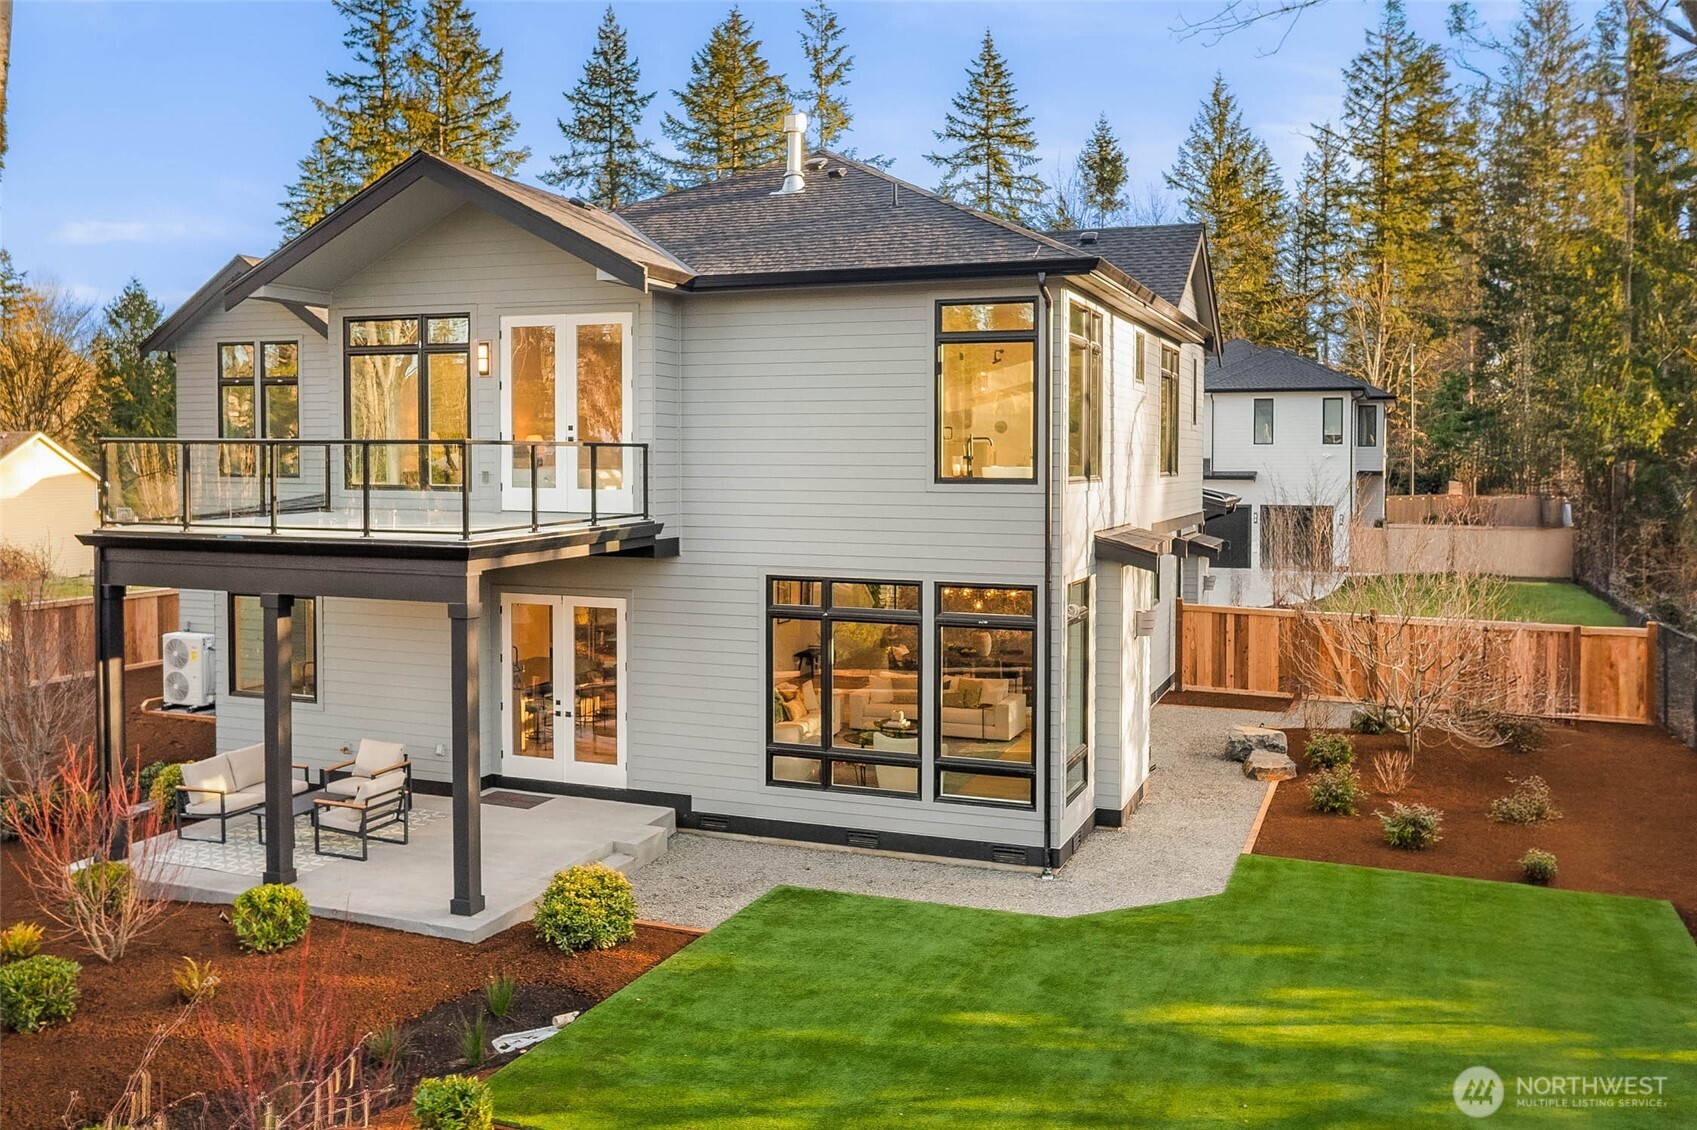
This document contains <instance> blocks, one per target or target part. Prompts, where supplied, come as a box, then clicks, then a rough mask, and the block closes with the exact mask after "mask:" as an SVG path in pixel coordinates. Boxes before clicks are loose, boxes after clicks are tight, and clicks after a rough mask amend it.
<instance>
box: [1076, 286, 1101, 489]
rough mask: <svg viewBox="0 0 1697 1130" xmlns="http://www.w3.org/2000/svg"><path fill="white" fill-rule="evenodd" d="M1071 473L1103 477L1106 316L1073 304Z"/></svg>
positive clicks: (1083, 476)
mask: <svg viewBox="0 0 1697 1130" xmlns="http://www.w3.org/2000/svg"><path fill="white" fill-rule="evenodd" d="M1067 397H1068V404H1069V406H1070V409H1069V412H1068V415H1067V474H1068V475H1069V476H1071V477H1072V478H1075V479H1079V478H1084V479H1094V478H1097V477H1099V476H1100V475H1101V474H1102V315H1101V314H1099V313H1098V312H1096V311H1095V310H1092V309H1090V308H1089V307H1088V306H1083V305H1080V304H1079V303H1077V302H1070V303H1069V304H1068V311H1067Z"/></svg>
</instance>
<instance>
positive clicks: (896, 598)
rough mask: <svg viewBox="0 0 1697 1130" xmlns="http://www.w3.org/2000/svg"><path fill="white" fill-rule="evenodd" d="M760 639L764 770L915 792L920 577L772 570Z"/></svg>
mask: <svg viewBox="0 0 1697 1130" xmlns="http://www.w3.org/2000/svg"><path fill="white" fill-rule="evenodd" d="M767 641H768V643H767V654H768V666H767V676H768V682H769V685H770V687H771V702H770V709H771V721H770V723H769V728H768V730H767V780H768V781H769V782H770V783H772V784H775V785H792V786H798V787H802V788H817V789H856V790H865V791H869V792H881V793H894V794H899V795H902V796H910V797H917V796H918V795H919V769H920V747H919V741H920V732H921V728H922V725H921V719H922V717H923V715H922V713H921V709H922V705H921V704H922V686H923V683H922V673H921V670H920V608H919V586H918V585H916V584H904V583H901V582H893V581H846V580H807V579H792V578H776V579H773V580H771V581H769V582H768V588H767Z"/></svg>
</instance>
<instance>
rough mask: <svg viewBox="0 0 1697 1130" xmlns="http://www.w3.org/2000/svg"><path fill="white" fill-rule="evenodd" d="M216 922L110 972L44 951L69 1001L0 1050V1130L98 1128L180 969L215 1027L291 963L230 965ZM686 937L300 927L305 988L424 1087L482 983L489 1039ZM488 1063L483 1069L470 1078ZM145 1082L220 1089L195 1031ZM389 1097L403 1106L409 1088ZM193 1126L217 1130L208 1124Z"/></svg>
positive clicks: (201, 917) (568, 1007)
mask: <svg viewBox="0 0 1697 1130" xmlns="http://www.w3.org/2000/svg"><path fill="white" fill-rule="evenodd" d="M22 857H23V851H22V848H21V845H19V844H17V843H6V844H4V845H0V919H3V920H4V921H5V922H8V923H9V922H15V921H18V920H19V919H32V920H38V921H41V919H39V917H38V915H36V914H35V906H34V904H33V901H32V899H31V895H30V892H29V890H28V887H27V886H26V885H25V884H24V882H23V881H22V879H21V877H20V876H19V874H18V870H17V869H18V866H19V865H20V863H21V862H22ZM227 911H228V908H226V907H219V906H212V905H204V904H180V905H179V907H178V908H177V910H176V912H175V913H174V914H173V915H172V916H171V918H170V919H169V920H168V921H167V922H166V923H165V924H164V925H163V926H161V927H160V928H159V929H158V930H157V931H155V932H154V933H152V934H150V935H148V936H147V937H146V938H144V939H142V940H140V941H138V942H135V943H132V945H131V947H130V950H129V952H127V953H126V954H125V955H124V958H123V960H122V961H120V962H119V963H118V964H116V965H102V964H100V963H99V962H98V961H96V960H93V959H91V958H89V957H88V955H87V954H85V953H83V952H82V951H81V950H80V949H79V948H78V946H77V945H76V943H75V942H74V941H73V940H72V939H67V938H59V939H56V940H53V941H50V942H49V944H48V945H46V946H45V947H44V950H45V951H46V952H51V953H55V954H58V955H60V956H62V957H68V958H71V959H72V960H75V961H80V962H81V963H82V966H83V972H82V977H81V981H80V986H81V990H82V1000H81V1003H80V1004H79V1006H78V1009H77V1014H76V1015H75V1016H74V1017H73V1018H72V1019H71V1020H70V1021H69V1022H67V1023H65V1024H61V1025H58V1026H55V1027H52V1028H48V1029H45V1030H43V1031H41V1032H36V1033H33V1034H29V1035H18V1034H12V1033H7V1034H6V1035H5V1036H4V1037H0V1039H3V1041H4V1050H3V1051H0V1059H3V1060H4V1062H5V1086H4V1088H3V1089H0V1090H3V1093H0V1125H4V1126H6V1127H7V1128H8V1130H25V1128H28V1127H59V1126H62V1125H64V1122H63V1118H64V1116H65V1115H66V1113H67V1112H74V1113H75V1114H76V1115H77V1116H80V1117H92V1118H96V1119H98V1118H99V1117H100V1116H101V1115H103V1114H104V1113H105V1112H106V1111H107V1110H108V1109H109V1108H110V1107H111V1105H112V1104H113V1103H115V1102H116V1101H117V1100H118V1099H119V1097H120V1096H121V1094H122V1093H123V1089H124V1085H125V1081H126V1079H127V1078H128V1076H129V1073H130V1072H131V1071H133V1070H134V1069H135V1067H136V1065H137V1063H138V1062H139V1060H140V1058H141V1056H142V1053H143V1050H144V1049H145V1047H146V1045H147V1043H148V1041H149V1040H150V1039H151V1038H152V1036H153V1035H154V1033H155V1032H156V1031H157V1030H159V1029H160V1028H162V1027H163V1026H165V1025H166V1024H168V1023H169V1022H170V1021H171V1020H173V1019H174V1018H175V1017H176V1016H177V1015H178V1013H179V1010H180V1005H179V1004H178V1002H177V999H176V994H175V991H174V989H173V987H172V983H171V973H172V969H173V968H174V967H175V966H177V965H178V964H179V963H180V962H181V961H182V958H183V956H184V955H191V956H193V957H195V958H197V959H201V960H205V959H211V960H212V961H213V962H214V964H215V965H216V967H217V971H218V973H219V975H220V977H221V978H222V984H221V985H220V987H219V990H218V997H217V998H216V999H215V1000H213V1001H212V1002H211V1003H210V1004H209V1005H206V1006H204V1007H205V1008H207V1009H209V1010H210V1012H209V1018H213V1019H215V1018H218V1017H220V1016H221V1015H222V1016H226V1017H227V1016H228V1013H227V1011H226V1012H224V1013H221V1012H220V1008H221V1007H224V1008H226V1009H227V1008H228V1007H229V1002H230V1001H231V1000H232V999H239V997H240V996H241V990H242V987H243V983H244V980H246V979H250V978H253V977H254V976H255V975H256V974H257V973H258V972H259V971H260V970H261V969H263V967H264V963H265V962H267V961H268V960H281V961H283V962H289V963H297V962H298V961H299V957H298V951H285V952H284V954H282V955H281V956H280V957H279V958H277V959H268V958H265V957H258V956H254V955H250V954H244V953H243V952H242V951H241V950H240V949H239V948H238V947H237V945H236V940H235V934H234V932H233V931H232V930H231V928H230V926H229V924H228V923H227V922H226V921H225V920H224V917H225V915H226V914H227ZM43 924H44V925H45V924H46V923H45V922H44V921H43ZM693 937H695V935H694V934H692V933H688V932H685V931H678V930H668V929H662V928H658V927H638V929H637V935H636V937H635V938H634V939H633V940H631V941H629V942H626V943H625V944H623V945H621V946H618V947H615V948H614V949H611V950H605V951H601V952H595V953H585V954H578V955H576V956H568V955H566V954H562V953H560V952H559V951H558V950H555V949H553V948H551V947H549V946H547V945H545V944H543V943H542V942H540V941H538V940H537V938H536V936H535V934H534V933H533V932H532V930H531V928H530V926H529V925H528V924H526V925H520V926H515V927H514V928H513V929H511V930H508V931H506V932H504V933H501V934H498V935H496V936H495V937H494V938H491V939H489V940H488V941H486V942H484V943H482V944H480V945H475V946H472V945H465V944H463V943H460V942H452V941H447V940H444V939H439V938H428V937H424V936H421V935H417V934H404V933H401V932H399V931H395V930H384V929H380V928H378V927H374V926H361V925H355V924H344V923H341V922H333V921H328V920H324V921H319V922H315V923H314V924H313V926H312V928H311V931H310V933H309V937H308V940H309V942H310V944H311V954H312V957H311V960H312V961H313V963H314V972H313V978H314V983H315V984H316V985H322V986H324V988H325V989H326V990H328V989H329V988H330V987H331V986H332V985H339V987H340V989H341V991H342V992H343V993H345V994H346V999H347V1002H348V1008H349V1010H350V1014H351V1016H352V1017H353V1018H354V1020H355V1027H356V1029H357V1030H359V1031H364V1032H375V1031H379V1030H381V1029H383V1028H385V1027H386V1026H388V1025H391V1024H394V1025H399V1026H401V1027H402V1029H403V1031H405V1032H406V1033H407V1036H408V1045H409V1047H410V1048H411V1053H410V1055H409V1057H408V1058H407V1060H406V1061H405V1074H406V1076H407V1078H408V1080H409V1081H411V1082H416V1080H417V1079H418V1078H419V1077H420V1076H422V1075H424V1074H442V1073H444V1072H446V1071H453V1070H463V1069H464V1067H465V1064H464V1062H463V1057H462V1055H461V1052H460V1046H459V1032H460V1029H461V1027H462V1026H463V1025H462V1024H461V1023H460V1020H459V1018H460V1017H461V1016H462V1015H463V1016H467V1017H469V1016H472V1015H474V1012H473V1006H474V1004H480V1003H481V1001H482V999H483V987H484V985H485V983H486V982H487V981H488V979H489V977H490V976H492V975H495V974H501V973H504V974H506V975H508V976H510V977H512V978H513V979H514V980H515V981H517V982H518V984H519V989H518V991H517V993H516V994H515V998H514V1000H515V1004H514V1008H513V1012H512V1013H511V1014H509V1018H508V1020H507V1021H506V1022H502V1021H496V1020H494V1019H493V1018H489V1019H488V1025H489V1026H488V1035H489V1036H490V1037H491V1038H493V1037H494V1036H496V1035H500V1034H503V1033H505V1032H508V1031H516V1030H519V1029H523V1028H529V1027H536V1026H539V1025H540V1024H543V1023H546V1022H547V1020H548V1018H549V1017H551V1016H553V1015H554V1014H555V1013H558V1012H567V1011H572V1010H575V1009H581V1008H584V1007H587V1006H589V1005H592V1004H594V1003H595V1002H598V1001H602V1000H605V999H606V998H607V997H609V996H611V995H612V994H613V993H615V992H617V991H618V990H619V989H621V988H623V987H624V986H625V985H628V984H629V983H630V982H631V981H633V980H635V979H636V978H637V977H639V976H641V975H642V974H643V973H645V972H647V971H648V970H649V969H651V968H653V967H654V966H655V965H657V964H659V963H660V962H661V961H664V960H665V959H666V958H668V957H670V956H671V955H672V954H673V953H676V952H677V951H678V950H680V949H682V948H683V947H684V946H685V945H687V944H688V943H689V942H690V941H691V940H692V938H693ZM288 968H289V969H291V970H294V969H299V965H298V964H290V965H288ZM443 1006H445V1007H443ZM433 1010H436V1011H434V1012H433ZM420 1018H423V1019H420ZM409 1022H415V1023H411V1024H409ZM498 1062H500V1060H498V1059H497V1058H496V1057H494V1056H493V1055H491V1057H490V1059H489V1060H488V1061H487V1062H486V1063H485V1065H484V1066H485V1067H489V1066H492V1065H495V1064H497V1063H498ZM152 1075H153V1080H154V1086H155V1088H156V1091H157V1092H158V1093H160V1094H161V1095H162V1096H163V1097H164V1098H165V1099H166V1100H168V1101H175V1100H178V1099H182V1098H184V1097H187V1096H192V1095H197V1094H202V1093H206V1092H216V1091H218V1090H220V1089H221V1088H220V1079H219V1076H218V1071H217V1067H216V1065H215V1064H214V1063H213V1062H212V1061H211V1057H210V1056H209V1055H208V1054H207V1051H206V1045H205V1036H204V1034H203V1033H202V1031H201V1029H200V1026H199V1023H198V1021H197V1020H194V1019H191V1020H190V1021H189V1022H188V1023H186V1024H185V1025H183V1026H182V1027H181V1028H179V1029H178V1030H177V1031H176V1032H175V1033H174V1034H173V1035H172V1036H171V1037H170V1038H169V1039H168V1040H167V1041H166V1042H165V1044H164V1045H163V1047H162V1049H161V1050H160V1052H159V1054H158V1056H157V1057H156V1058H155V1060H154V1061H153V1066H152ZM402 1093H405V1094H410V1088H408V1089H406V1090H404V1091H403V1092H402ZM199 1106H200V1104H199V1103H198V1102H197V1101H193V1100H191V1101H190V1102H189V1103H188V1104H186V1107H187V1109H188V1110H190V1111H193V1110H195V1109H197V1108H198V1107H199ZM173 1122H174V1124H175V1123H176V1122H177V1120H175V1119H174V1120H173ZM189 1124H193V1120H192V1119H191V1120H190V1121H189ZM206 1124H207V1125H217V1124H218V1123H217V1121H216V1119H213V1120H212V1121H210V1122H207V1123H206Z"/></svg>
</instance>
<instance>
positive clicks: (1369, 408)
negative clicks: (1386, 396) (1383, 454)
mask: <svg viewBox="0 0 1697 1130" xmlns="http://www.w3.org/2000/svg"><path fill="white" fill-rule="evenodd" d="M1355 446H1357V447H1378V446H1379V408H1378V405H1375V404H1357V405H1356V406H1355Z"/></svg>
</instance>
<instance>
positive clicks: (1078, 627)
mask: <svg viewBox="0 0 1697 1130" xmlns="http://www.w3.org/2000/svg"><path fill="white" fill-rule="evenodd" d="M1093 639H1094V637H1093V633H1092V631H1091V615H1090V582H1089V581H1088V580H1083V581H1074V582H1072V583H1071V584H1069V585H1068V586H1067V767H1066V793H1067V800H1068V801H1071V800H1072V799H1073V798H1074V797H1076V796H1077V795H1078V794H1079V792H1080V791H1081V790H1082V789H1083V788H1084V786H1085V785H1087V784H1089V783H1090V731H1091V721H1092V717H1093V709H1092V707H1093V702H1092V697H1091V684H1090V651H1091V646H1092V643H1093Z"/></svg>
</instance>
